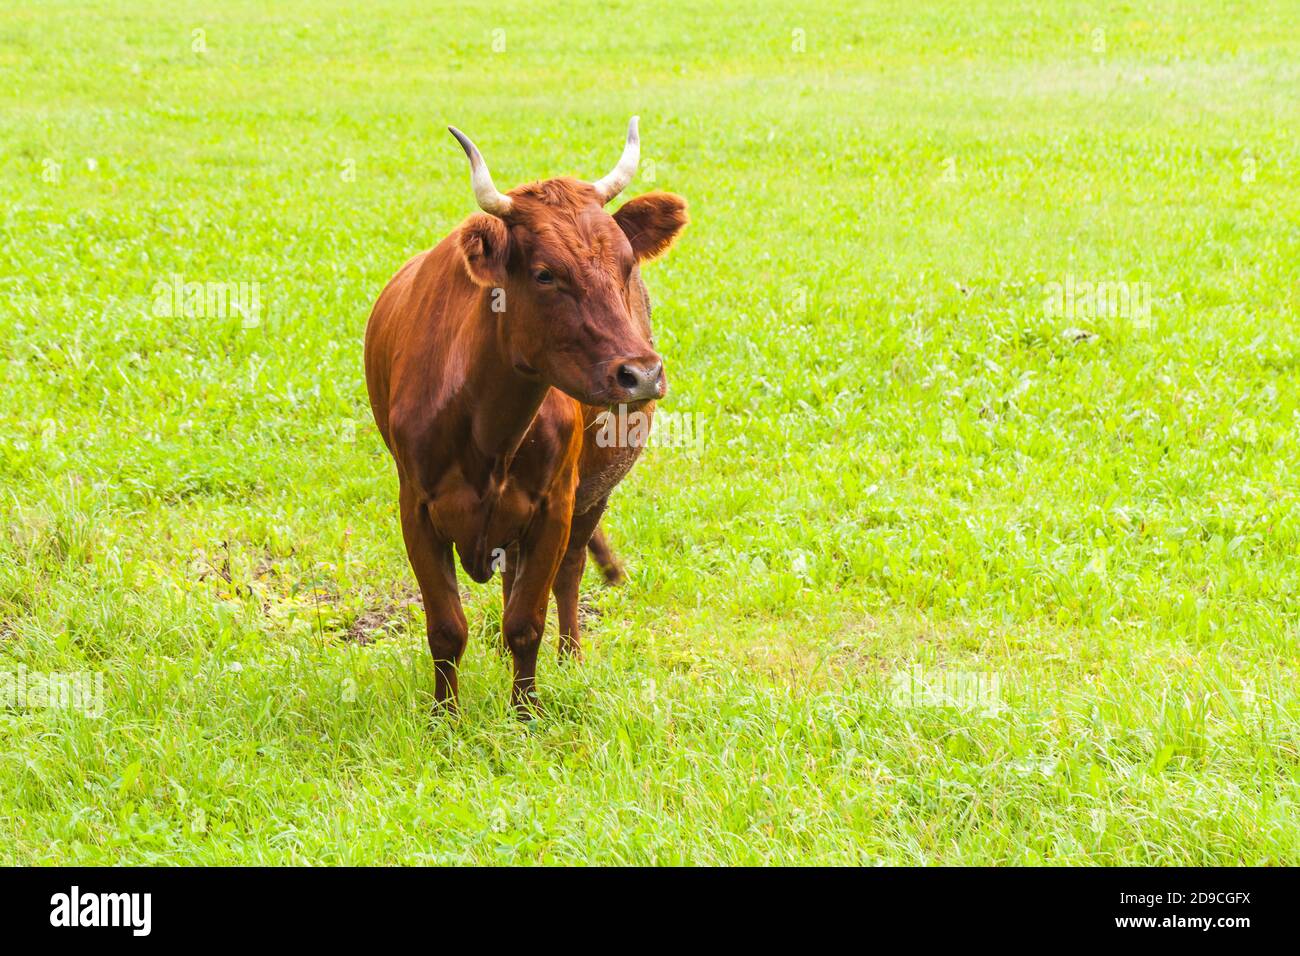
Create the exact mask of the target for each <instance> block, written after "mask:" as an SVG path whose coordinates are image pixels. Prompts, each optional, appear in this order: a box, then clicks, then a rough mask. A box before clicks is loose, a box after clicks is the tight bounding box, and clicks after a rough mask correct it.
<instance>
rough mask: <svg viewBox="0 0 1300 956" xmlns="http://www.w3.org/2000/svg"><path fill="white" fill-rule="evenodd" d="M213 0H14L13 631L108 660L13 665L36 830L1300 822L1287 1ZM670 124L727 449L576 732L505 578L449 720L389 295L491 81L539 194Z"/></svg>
mask: <svg viewBox="0 0 1300 956" xmlns="http://www.w3.org/2000/svg"><path fill="white" fill-rule="evenodd" d="M212 6H213V5H208V4H173V5H170V6H168V7H167V9H166V10H165V11H163V12H161V13H160V12H159V8H158V7H157V5H155V4H145V3H134V2H132V3H102V4H76V5H74V4H69V3H52V2H39V3H31V2H22V0H20V2H18V3H12V2H11V3H7V4H5V6H4V8H3V9H2V10H0V78H2V82H0V323H2V325H0V333H2V334H0V387H2V395H3V402H0V502H3V504H2V506H0V507H3V521H0V671H9V672H11V673H15V672H18V671H19V669H20V668H25V669H26V671H28V672H36V673H42V674H48V673H66V672H93V673H97V674H100V675H102V680H103V686H104V713H103V715H102V716H98V717H96V716H92V715H88V714H86V713H83V712H81V711H79V710H76V709H49V708H43V707H39V706H33V705H32V703H31V701H30V700H29V701H26V702H24V701H18V702H16V703H15V702H12V701H11V702H10V703H8V704H6V703H5V702H4V701H3V700H0V741H2V746H0V862H4V863H73V862H78V863H83V862H84V863H159V862H169V863H307V862H318V863H389V862H472V863H585V862H590V863H692V864H709V863H875V862H884V863H904V864H915V863H938V864H956V863H964V864H985V863H1016V864H1019V863H1090V864H1121V863H1130V864H1228V863H1238V862H1240V863H1248V864H1280V863H1294V862H1296V861H1297V859H1298V858H1300V827H1297V823H1296V820H1297V810H1298V807H1297V801H1298V791H1297V781H1298V780H1300V728H1298V726H1297V718H1298V716H1300V704H1298V703H1297V699H1296V687H1297V670H1298V669H1300V664H1298V660H1300V654H1298V646H1297V645H1298V641H1297V621H1296V608H1297V601H1298V600H1300V511H1298V510H1297V485H1298V482H1300V449H1298V447H1297V442H1296V428H1297V423H1298V422H1300V404H1298V402H1297V390H1296V376H1297V371H1298V370H1300V345H1298V344H1297V340H1296V337H1295V324H1296V295H1297V292H1296V288H1297V286H1296V274H1297V273H1296V268H1297V263H1298V262H1300V230H1298V229H1297V226H1296V223H1297V222H1300V185H1298V183H1300V150H1298V149H1297V138H1296V129H1297V128H1298V127H1300V106H1298V104H1300V67H1298V66H1297V64H1298V63H1300V39H1298V37H1300V22H1298V20H1300V8H1297V6H1296V5H1295V4H1294V3H1293V2H1282V0H1279V2H1276V3H1235V4H1223V5H1215V4H1190V3H1173V2H1152V3H1143V2H1130V3H1122V4H1121V3H1113V4H1082V3H1068V2H1067V3H1048V4H1041V3H1024V4H1021V3H1006V2H1001V0H975V2H949V3H942V4H933V5H925V4H917V3H913V2H896V3H895V2H890V3H876V4H870V5H866V6H859V5H854V4H847V3H842V2H839V0H828V2H819V3H815V4H806V5H804V4H794V3H789V4H784V3H783V4H772V5H770V6H769V7H768V8H767V10H766V12H761V13H756V12H754V11H752V10H751V11H747V12H739V11H738V12H718V11H713V10H712V9H711V5H709V4H686V5H682V4H667V5H661V6H654V7H651V6H647V5H645V4H638V3H631V2H627V0H607V2H602V3H599V4H584V5H582V7H581V9H574V6H575V5H574V4H572V3H567V2H566V3H562V4H561V3H552V2H549V0H547V2H542V3H528V4H524V3H512V4H508V5H506V6H505V7H503V8H502V9H500V10H498V11H495V12H491V13H483V14H477V13H473V12H470V11H467V10H465V9H464V8H463V6H462V5H461V4H458V3H439V4H436V5H430V4H417V3H410V4H402V3H392V2H383V0H371V2H369V3H367V4H365V5H364V7H358V6H356V5H354V4H347V5H345V4H323V3H305V2H301V3H286V4H279V5H276V6H275V8H274V9H270V10H268V9H266V8H265V5H264V4H263V3H261V2H256V3H254V2H239V3H225V4H221V5H216V6H217V9H215V10H214V9H212V8H211V7H212ZM1220 6H1221V8H1219V9H1215V7H1220ZM195 29H202V30H204V31H205V33H204V34H203V39H204V41H205V43H206V52H199V53H196V52H194V51H193V50H192V45H193V42H194V34H193V33H192V31H193V30H195ZM1098 29H1101V30H1103V31H1104V33H1103V34H1100V35H1098V34H1096V33H1095V32H1094V31H1096V30H1098ZM494 30H504V31H505V33H504V39H505V49H504V51H502V52H495V53H494V52H493V50H492V45H493V42H494V33H493V31H494ZM796 30H801V31H803V32H802V34H796V33H795V32H794V31H796ZM495 36H496V38H497V39H498V40H499V38H500V35H499V34H498V35H495ZM1099 41H1100V42H1099ZM801 43H802V47H803V48H802V50H800V49H797V47H799V46H800V44H801ZM1099 48H1100V49H1099ZM632 113H639V114H640V115H641V128H642V137H643V142H644V158H645V159H646V160H647V161H649V163H651V164H652V165H647V166H646V173H647V175H644V176H643V177H642V178H641V179H640V180H639V181H638V182H636V183H635V184H634V186H633V188H632V190H631V192H632V193H635V192H639V191H643V190H645V189H649V188H663V189H668V190H672V191H675V192H678V193H680V194H682V195H683V196H685V197H686V198H687V199H688V200H689V202H690V203H691V210H692V215H693V220H694V221H693V224H692V226H691V228H690V229H689V230H688V231H687V233H686V235H685V237H684V238H683V239H682V241H681V242H680V243H679V244H678V246H677V247H676V248H675V249H674V251H673V252H672V253H671V254H670V255H669V256H668V258H666V259H665V260H664V261H662V262H661V263H658V264H656V265H654V266H652V267H651V268H650V269H649V270H648V271H647V281H648V284H649V286H650V289H651V292H652V295H653V296H654V299H655V302H656V309H655V324H656V333H657V343H658V345H659V346H660V349H661V351H662V352H663V353H664V355H665V356H666V358H667V361H668V368H669V378H670V381H671V388H672V391H671V395H670V400H669V401H668V402H667V403H666V404H665V409H666V410H672V411H675V412H682V413H691V414H694V415H696V416H697V417H698V419H699V420H700V422H701V424H702V428H703V438H704V440H703V447H702V448H700V449H698V450H697V451H694V452H692V451H691V450H689V449H683V448H659V449H654V450H652V451H651V452H649V453H648V454H647V456H646V457H645V459H644V460H643V461H642V463H641V464H640V465H639V466H638V467H637V469H636V470H635V471H634V472H633V474H632V475H631V476H630V478H629V479H628V480H627V481H626V482H624V484H623V486H622V487H621V488H620V490H619V491H618V492H617V493H616V495H615V498H614V502H613V505H612V508H611V512H610V515H609V518H608V522H607V524H608V527H609V529H610V534H611V537H612V539H613V542H614V544H615V546H616V548H617V549H618V550H619V551H620V553H621V555H622V556H623V558H624V559H625V560H626V561H627V563H628V566H629V570H630V572H631V576H632V579H631V582H630V583H629V584H628V585H627V586H626V587H624V588H621V589H617V590H611V589H604V588H602V587H601V586H600V585H599V584H598V582H597V580H596V576H595V575H594V574H589V575H588V580H587V582H586V584H585V585H584V598H585V600H587V601H588V602H589V603H590V604H591V606H592V610H593V611H594V612H597V613H594V614H593V615H592V616H591V618H590V620H589V623H588V628H587V634H586V639H587V650H588V659H587V661H586V663H584V664H583V665H582V666H580V667H562V666H560V665H559V664H558V663H557V661H556V659H555V651H554V637H555V630H554V622H553V620H552V623H551V626H550V628H549V629H548V640H547V647H546V650H545V652H544V654H543V659H542V661H541V663H540V665H539V668H540V671H539V678H540V681H541V684H542V691H543V694H544V699H545V702H546V711H545V714H544V715H543V717H542V718H541V719H540V720H538V721H536V722H534V723H533V724H531V725H527V726H525V725H521V724H520V723H519V722H517V721H516V720H515V719H514V718H513V717H512V715H511V714H510V712H509V710H508V707H507V691H508V683H509V668H508V663H507V661H506V660H505V659H503V658H502V657H500V656H499V655H498V653H497V652H496V650H495V646H496V642H497V637H496V634H497V629H498V627H499V624H500V610H499V607H498V600H499V587H498V586H497V585H496V584H495V583H494V584H492V585H487V586H483V587H474V586H470V585H468V584H467V588H468V594H469V598H468V601H467V613H468V615H469V618H470V622H471V646H470V649H469V651H468V652H467V654H466V658H465V664H464V668H463V677H462V702H463V706H464V714H463V716H462V718H461V719H460V720H459V721H457V722H447V721H443V720H434V719H432V718H431V700H432V690H433V675H432V666H431V663H430V660H429V658H428V651H427V649H426V647H425V644H424V640H423V625H422V617H421V615H420V613H419V610H418V608H414V607H412V606H411V604H410V597H411V594H412V591H413V583H414V582H413V578H412V575H411V572H410V570H409V568H408V566H407V564H406V559H405V555H404V552H403V550H402V546H401V540H400V532H399V529H398V523H397V514H396V476H395V472H394V469H393V467H392V464H391V462H390V460H389V459H388V457H387V454H386V452H385V451H384V449H383V447H382V445H381V443H380V441H379V439H378V437H377V435H376V433H375V431H374V428H373V424H372V423H371V422H370V420H369V410H368V406H367V404H366V398H365V388H364V383H363V378H362V367H361V337H362V330H363V328H364V324H365V320H366V316H367V314H368V310H369V308H370V305H371V303H372V302H373V301H374V299H375V297H376V295H377V294H378V292H379V290H380V289H381V288H382V286H383V284H384V282H385V281H386V280H387V279H388V278H389V277H390V276H391V275H392V273H393V272H394V271H396V269H397V268H398V266H400V265H401V263H402V262H403V261H404V260H405V259H406V258H407V257H408V256H409V255H411V254H412V253H414V252H415V251H418V250H420V249H422V248H426V247H428V246H430V245H432V244H433V243H434V242H436V241H437V240H438V239H439V238H441V237H442V236H443V235H444V234H445V233H446V232H447V231H448V230H450V229H451V228H452V227H453V226H454V225H455V224H456V223H457V222H458V221H459V220H460V219H461V218H462V217H464V216H465V215H467V214H468V213H469V212H470V211H471V209H472V208H473V203H472V196H471V193H470V190H469V184H468V173H467V170H466V164H465V160H464V157H463V155H462V153H461V151H460V149H459V148H458V147H457V146H456V144H455V142H454V141H453V140H452V139H451V137H450V136H449V135H448V134H447V133H446V131H445V126H446V125H447V124H448V123H455V124H456V125H457V126H459V127H461V128H462V129H464V130H465V131H466V132H467V133H468V134H469V135H470V136H472V137H473V138H474V139H475V141H476V142H477V143H478V144H479V146H480V147H481V148H482V149H483V151H484V153H485V155H486V157H487V159H488V162H489V163H490V164H491V167H492V171H493V173H494V174H495V176H496V180H497V183H498V184H499V185H501V186H502V187H503V188H508V187H509V186H513V185H515V184H517V183H518V182H521V181H523V180H525V179H532V178H543V177H546V176H552V175H561V174H577V175H582V176H586V177H596V176H599V175H601V174H603V173H604V172H606V171H607V170H608V168H609V167H610V166H611V165H612V164H613V162H614V161H615V159H616V158H617V156H618V153H619V149H620V144H621V137H622V133H623V129H624V124H625V123H626V121H627V117H628V116H629V115H631V114H632ZM651 172H652V173H653V181H651V177H650V175H648V174H649V173H651ZM173 275H180V276H182V277H183V278H184V280H186V281H198V282H258V283H259V288H260V293H261V299H262V303H263V306H264V309H263V314H262V317H261V321H260V323H259V324H257V325H254V326H251V327H245V323H244V322H243V321H241V319H240V317H239V316H238V315H218V316H215V317H213V316H206V317H204V316H184V315H182V316H179V317H175V318H167V317H161V316H159V315H157V314H156V310H155V309H154V299H155V293H154V291H153V290H154V286H155V284H156V283H158V282H160V281H162V282H167V281H170V277H171V276H173ZM1069 279H1073V280H1074V281H1077V282H1093V283H1096V282H1103V281H1106V282H1109V281H1117V282H1125V283H1132V284H1133V286H1132V288H1134V289H1138V288H1144V289H1146V290H1148V291H1149V294H1150V303H1151V309H1150V316H1149V318H1147V317H1145V316H1143V315H1140V314H1132V313H1133V312H1134V310H1132V309H1130V310H1128V311H1129V313H1130V314H1121V315H1101V316H1089V315H1079V314H1077V313H1076V314H1071V315H1060V314H1057V313H1056V312H1055V311H1054V310H1052V309H1050V308H1048V305H1047V303H1046V301H1045V300H1046V297H1047V290H1048V289H1049V287H1050V283H1054V282H1066V281H1067V280H1069ZM1074 330H1078V331H1074ZM1082 332H1087V333H1091V335H1088V336H1084V335H1082V334H1081V333H1082ZM359 638H361V639H364V640H361V639H359ZM905 675H919V676H920V677H921V679H922V681H923V682H924V683H925V684H926V685H927V687H928V688H929V691H924V692H921V693H908V692H907V691H908V687H907V686H906V684H904V683H901V681H902V679H903V677H904V676H905ZM953 684H960V685H961V687H959V688H958V691H959V692H958V694H957V695H956V697H955V699H946V698H943V697H941V696H939V695H937V694H935V693H933V691H934V690H935V689H936V688H938V689H941V688H942V687H943V686H949V687H950V689H951V685H953ZM986 705H987V706H986Z"/></svg>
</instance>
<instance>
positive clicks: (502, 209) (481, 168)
mask: <svg viewBox="0 0 1300 956" xmlns="http://www.w3.org/2000/svg"><path fill="white" fill-rule="evenodd" d="M447 129H448V130H449V131H450V132H451V135H452V136H455V137H456V142H458V143H460V145H461V148H462V149H464V150H465V155H466V156H468V157H469V174H470V180H469V181H470V184H471V185H472V186H473V187H474V198H475V199H477V200H478V204H479V208H481V209H482V210H483V211H484V212H490V213H491V214H492V215H494V216H504V215H505V214H506V213H508V212H509V211H510V197H509V196H507V195H506V194H505V193H503V192H498V191H497V187H496V186H495V185H493V183H492V174H491V173H489V172H488V168H487V163H485V162H483V154H482V153H480V152H479V151H478V147H477V146H475V145H474V144H473V143H472V142H470V138H469V137H468V136H466V135H465V134H464V133H462V132H461V131H460V130H458V129H457V128H456V127H454V126H448V127H447Z"/></svg>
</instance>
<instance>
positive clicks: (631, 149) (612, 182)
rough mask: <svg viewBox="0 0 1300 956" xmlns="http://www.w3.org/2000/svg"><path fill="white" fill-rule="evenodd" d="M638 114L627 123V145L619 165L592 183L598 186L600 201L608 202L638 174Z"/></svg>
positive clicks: (639, 149)
mask: <svg viewBox="0 0 1300 956" xmlns="http://www.w3.org/2000/svg"><path fill="white" fill-rule="evenodd" d="M639 119H640V117H638V116H633V117H632V121H631V122H630V123H628V124H627V145H625V146H624V147H623V155H622V156H621V157H620V158H619V161H618V165H617V166H615V167H614V168H613V169H612V170H611V171H610V173H609V175H607V176H605V177H603V178H601V179H598V180H596V181H595V182H594V183H592V185H593V186H595V187H596V192H598V193H599V194H600V201H601V202H602V203H607V202H609V201H610V200H611V199H613V198H614V197H615V196H617V195H618V194H619V193H621V192H622V191H623V190H624V189H626V188H627V184H628V183H630V182H631V181H632V177H633V176H635V175H636V167H637V164H638V163H639V162H641V134H640V133H639V132H638V131H637V121H638V120H639Z"/></svg>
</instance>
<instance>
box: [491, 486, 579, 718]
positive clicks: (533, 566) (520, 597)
mask: <svg viewBox="0 0 1300 956" xmlns="http://www.w3.org/2000/svg"><path fill="white" fill-rule="evenodd" d="M562 504H567V507H565V506H561V507H556V506H555V504H554V503H549V505H548V503H547V502H543V503H542V504H541V505H540V506H539V507H540V508H541V509H542V510H541V511H540V512H539V513H538V514H537V515H536V516H535V517H534V519H533V522H532V525H531V527H530V528H529V529H528V534H527V535H526V536H525V537H524V539H523V540H522V541H521V542H520V543H519V567H518V568H517V569H516V571H515V575H514V580H513V581H512V582H511V586H510V597H509V599H508V600H507V602H506V608H505V614H504V616H503V619H502V626H501V629H502V633H503V636H504V638H505V642H506V645H507V646H508V647H509V648H510V654H511V657H512V658H513V659H514V672H515V675H514V683H513V684H512V685H511V688H510V702H511V703H512V704H513V705H514V707H515V710H516V712H518V714H519V716H520V717H521V718H525V719H526V718H527V717H528V716H529V715H530V712H531V710H532V709H533V708H534V707H535V706H536V701H537V689H536V679H537V650H538V648H539V647H540V646H541V643H542V632H543V631H544V630H545V628H546V603H547V600H548V598H549V597H550V591H551V585H552V584H553V583H554V581H555V572H556V571H557V570H558V568H559V566H560V560H561V559H562V558H563V557H564V548H565V546H566V545H567V544H568V541H569V521H570V519H571V517H572V514H573V503H572V501H569V502H567V503H562Z"/></svg>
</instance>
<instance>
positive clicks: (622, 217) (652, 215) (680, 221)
mask: <svg viewBox="0 0 1300 956" xmlns="http://www.w3.org/2000/svg"><path fill="white" fill-rule="evenodd" d="M614 221H615V222H616V223H618V225H619V228H621V229H622V230H623V233H624V235H626V236H627V241H628V242H630V243H631V244H632V251H633V252H635V253H636V257H637V259H653V258H654V257H655V256H657V255H659V254H661V253H663V252H667V251H668V247H669V246H671V245H672V244H673V240H674V239H676V238H677V234H678V233H680V232H681V231H682V230H683V229H684V228H686V223H687V222H688V221H689V220H688V219H687V218H686V200H685V199H683V198H682V197H681V196H674V195H673V194H672V193H646V194H645V195H644V196H637V197H636V198H635V199H629V200H628V201H627V202H625V203H623V205H622V207H620V208H619V210H618V212H616V213H614Z"/></svg>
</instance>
